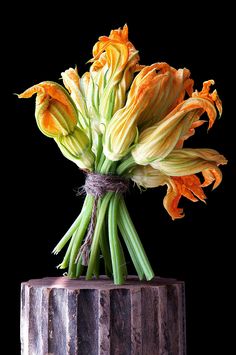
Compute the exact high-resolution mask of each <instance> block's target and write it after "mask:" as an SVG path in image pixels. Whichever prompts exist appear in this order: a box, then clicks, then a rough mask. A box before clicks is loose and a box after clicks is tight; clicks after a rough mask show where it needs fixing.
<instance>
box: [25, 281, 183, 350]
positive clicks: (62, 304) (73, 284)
mask: <svg viewBox="0 0 236 355" xmlns="http://www.w3.org/2000/svg"><path fill="white" fill-rule="evenodd" d="M21 345H22V352H21V354H22V355H46V354H51V355H52V354H54V355H105V354H107V355H108V354H111V355H141V354H142V355H186V345H185V300H184V283H183V282H181V281H176V280H173V279H163V278H158V277H156V278H154V279H153V280H152V281H149V282H146V281H139V280H138V278H137V277H135V276H130V277H128V279H127V281H126V283H125V284H124V285H121V286H116V285H114V284H113V282H112V280H110V279H108V278H106V277H100V279H98V280H97V279H94V280H92V281H86V280H84V279H83V278H81V279H79V280H70V279H68V278H66V277H50V278H43V279H38V280H30V281H28V282H24V283H22V291H21Z"/></svg>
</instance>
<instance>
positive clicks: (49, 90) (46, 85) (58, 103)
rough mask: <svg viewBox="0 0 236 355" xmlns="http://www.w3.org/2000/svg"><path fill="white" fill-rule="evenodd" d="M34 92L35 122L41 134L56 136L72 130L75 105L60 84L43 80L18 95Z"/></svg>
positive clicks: (74, 119)
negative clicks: (35, 95)
mask: <svg viewBox="0 0 236 355" xmlns="http://www.w3.org/2000/svg"><path fill="white" fill-rule="evenodd" d="M34 94H37V97H36V108H35V117H36V122H37V124H38V127H39V129H40V130H41V132H42V133H43V134H45V135H46V136H47V137H51V138H57V137H60V136H66V135H68V134H70V133H72V132H73V131H74V129H75V127H76V124H77V120H78V119H77V111H76V107H75V105H74V103H73V101H72V100H71V98H70V96H69V95H68V93H67V92H66V90H65V89H64V88H63V87H62V86H61V85H59V84H56V83H54V82H51V81H44V82H42V83H40V84H37V85H34V86H32V87H31V88H29V89H28V90H26V91H24V92H23V93H22V94H20V95H18V97H19V98H20V99H21V98H29V97H31V96H32V95H34Z"/></svg>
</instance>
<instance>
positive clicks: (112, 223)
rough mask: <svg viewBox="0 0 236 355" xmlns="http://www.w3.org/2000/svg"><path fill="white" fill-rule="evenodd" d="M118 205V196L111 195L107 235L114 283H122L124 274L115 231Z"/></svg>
mask: <svg viewBox="0 0 236 355" xmlns="http://www.w3.org/2000/svg"><path fill="white" fill-rule="evenodd" d="M118 205H119V197H117V196H116V195H113V196H112V198H111V201H110V204H109V210H108V231H109V233H108V235H109V244H110V251H111V261H112V270H113V278H114V284H115V285H122V284H123V283H124V275H123V270H122V262H123V258H122V252H121V248H120V241H119V237H118V231H117V211H118Z"/></svg>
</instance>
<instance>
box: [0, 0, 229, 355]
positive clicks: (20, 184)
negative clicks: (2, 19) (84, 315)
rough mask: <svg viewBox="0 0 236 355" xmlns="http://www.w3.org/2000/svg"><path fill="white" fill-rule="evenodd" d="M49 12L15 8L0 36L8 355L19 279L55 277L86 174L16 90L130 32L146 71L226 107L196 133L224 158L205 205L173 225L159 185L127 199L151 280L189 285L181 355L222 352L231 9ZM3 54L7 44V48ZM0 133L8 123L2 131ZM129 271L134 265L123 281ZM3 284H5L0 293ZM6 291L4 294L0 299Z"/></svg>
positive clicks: (225, 337) (15, 341)
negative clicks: (163, 74) (206, 92)
mask: <svg viewBox="0 0 236 355" xmlns="http://www.w3.org/2000/svg"><path fill="white" fill-rule="evenodd" d="M77 5H78V6H75V5H74V6H73V5H72V4H69V3H68V5H67V4H64V5H63V6H61V7H58V5H57V6H56V5H55V7H53V9H51V10H49V8H48V4H46V3H45V4H43V3H39V2H38V3H37V4H36V3H35V4H34V5H31V7H29V6H27V7H25V8H24V7H23V6H22V5H20V6H18V7H17V6H15V5H14V7H13V8H12V9H10V8H9V9H8V10H7V11H6V19H7V24H6V25H5V26H4V27H3V29H2V34H3V41H2V48H3V52H2V53H3V54H2V59H3V60H4V64H3V65H2V74H1V75H2V78H3V81H2V83H3V84H2V89H3V91H4V94H3V96H2V97H4V95H6V97H5V98H4V100H3V101H2V104H1V105H2V106H1V111H2V115H1V116H2V117H1V120H2V123H1V124H2V130H1V143H2V148H1V149H2V151H1V155H2V160H4V161H5V163H6V167H5V168H4V169H3V172H2V174H3V177H5V178H6V183H4V184H3V185H2V188H3V191H2V195H6V196H7V198H6V201H5V202H3V207H4V212H7V213H6V218H5V217H4V220H3V225H4V224H5V222H6V227H7V228H4V227H3V232H2V243H1V244H2V247H1V248H2V263H1V267H2V275H3V280H4V281H3V285H4V287H3V290H2V292H1V293H2V296H3V297H4V300H3V303H2V305H3V308H4V307H5V302H8V304H9V306H8V316H7V318H6V322H5V323H4V324H5V326H4V330H5V331H6V336H8V337H9V339H11V341H10V342H8V344H9V345H8V352H7V353H8V354H19V353H20V350H19V334H18V332H19V299H20V298H19V292H20V282H21V281H25V280H28V279H30V278H39V277H44V276H54V275H55V276H56V275H60V271H58V270H57V269H56V268H55V266H56V265H57V264H58V263H59V262H60V260H61V258H62V256H63V254H61V255H59V257H55V256H52V255H51V250H52V249H53V247H54V246H55V244H56V243H57V241H58V240H59V239H60V237H61V236H62V234H63V233H64V232H65V231H66V229H67V228H68V227H69V226H70V224H71V223H72V221H73V220H74V219H75V217H76V216H77V214H78V212H79V210H80V207H81V204H82V199H81V198H78V197H76V194H75V190H76V188H78V186H80V185H81V184H82V183H83V174H82V173H80V171H79V170H78V169H77V168H76V166H75V165H73V163H71V162H69V161H67V160H66V159H65V158H63V157H62V155H61V154H60V152H59V151H58V149H57V147H56V145H55V144H54V143H53V141H52V140H50V139H48V138H46V137H44V136H43V135H42V134H41V133H40V132H39V130H38V128H37V126H36V123H35V120H34V100H33V99H31V100H22V101H19V100H18V99H17V97H16V96H14V95H12V93H15V92H17V93H20V92H22V91H24V90H25V89H26V88H28V87H30V86H32V85H33V84H35V83H38V82H40V81H43V80H54V81H59V78H60V73H61V72H62V71H64V70H66V69H67V68H69V67H71V66H72V67H74V66H75V64H77V65H78V68H79V73H80V74H82V73H83V72H84V71H85V70H88V66H86V65H85V63H86V61H87V60H88V59H90V58H91V50H92V46H93V44H94V43H95V42H96V40H97V38H98V36H99V35H108V34H109V32H110V29H115V28H117V27H120V26H123V25H124V24H125V23H127V24H128V26H129V33H130V35H129V37H130V40H131V41H132V42H133V43H134V45H135V47H136V48H137V49H139V51H140V57H141V61H140V62H141V64H152V63H153V62H157V61H166V62H168V63H169V64H171V65H172V66H174V67H176V68H181V67H187V68H189V69H190V70H191V73H192V77H193V78H194V79H195V87H196V88H197V89H201V83H202V82H203V81H204V80H207V79H214V80H215V82H216V87H217V90H218V92H219V95H220V97H221V98H222V101H223V105H224V113H223V117H222V118H221V120H220V121H217V122H216V123H215V125H214V126H213V128H212V130H210V131H209V132H208V133H207V130H206V127H203V128H199V129H198V131H197V134H196V136H195V137H193V138H191V139H190V140H189V142H188V146H192V147H211V148H215V149H217V150H219V151H220V152H221V153H222V154H224V155H225V156H226V157H227V158H228V159H229V164H228V165H227V166H226V167H223V168H222V170H223V175H224V178H223V182H222V184H221V185H220V187H219V188H218V189H217V190H215V191H213V192H211V191H210V190H211V189H210V188H208V189H207V195H208V200H207V205H204V204H202V203H201V202H198V203H195V204H194V203H192V202H190V201H186V200H184V198H183V199H182V200H181V205H182V206H183V207H184V208H185V212H186V216H185V218H184V219H182V220H177V221H175V222H173V221H172V220H171V219H170V217H169V216H168V214H167V213H166V211H165V210H164V208H163V206H162V199H163V197H164V195H165V188H159V189H150V190H148V191H147V192H144V193H142V194H141V195H140V193H139V191H138V189H133V190H132V191H131V193H129V194H128V196H127V204H128V206H129V209H130V212H131V215H132V217H133V220H134V223H135V225H136V227H137V229H138V231H139V233H140V236H141V238H142V241H143V244H144V247H145V249H146V251H147V254H148V256H149V258H150V261H151V263H152V265H153V268H154V270H155V272H156V274H157V275H159V276H163V277H175V278H178V279H181V280H184V281H185V282H186V298H187V341H188V355H194V354H198V355H200V354H215V352H216V351H219V353H221V354H228V353H229V351H228V350H227V348H229V347H230V327H229V326H228V325H227V324H228V323H227V315H229V314H230V316H231V308H230V300H231V299H232V298H233V292H232V286H233V284H234V278H233V275H232V276H230V273H231V272H232V265H233V263H232V258H233V256H234V248H233V237H234V235H235V231H234V218H235V217H234V209H235V208H234V203H235V202H234V201H235V197H236V196H235V187H234V183H235V178H236V173H235V131H234V128H235V119H236V117H235V114H234V110H233V104H234V99H233V94H231V90H233V88H232V84H233V83H232V80H234V76H235V74H234V71H233V65H234V59H233V57H232V56H233V53H232V50H233V39H232V31H233V22H232V18H231V13H232V9H230V8H228V7H226V5H225V7H224V8H222V6H221V7H220V8H217V7H216V5H214V7H213V4H212V8H211V9H207V8H206V4H204V3H192V4H189V5H188V6H184V5H178V6H177V5H176V6H174V7H173V6H172V5H170V4H169V3H167V2H166V4H163V3H162V5H160V4H157V3H155V5H154V4H152V3H149V4H145V3H144V4H140V5H138V4H135V3H134V4H133V5H131V6H130V7H132V8H130V9H127V8H126V4H125V3H124V4H122V3H119V4H118V3H112V4H111V3H110V4H109V5H106V4H105V3H96V5H94V4H92V3H90V4H87V6H86V5H83V6H81V5H80V4H77ZM3 46H4V47H3ZM4 125H5V127H4ZM131 272H132V267H131V266H130V273H131ZM6 285H7V286H6ZM5 290H6V291H5Z"/></svg>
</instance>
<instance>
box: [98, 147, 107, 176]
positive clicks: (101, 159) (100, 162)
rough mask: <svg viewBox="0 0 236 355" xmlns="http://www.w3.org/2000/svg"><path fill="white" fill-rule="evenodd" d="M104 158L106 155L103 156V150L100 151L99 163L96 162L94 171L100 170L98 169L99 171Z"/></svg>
mask: <svg viewBox="0 0 236 355" xmlns="http://www.w3.org/2000/svg"><path fill="white" fill-rule="evenodd" d="M105 160H106V157H105V155H104V154H103V152H101V156H100V159H99V163H98V165H97V168H96V171H97V172H100V171H101V168H102V165H103V163H104V161H105Z"/></svg>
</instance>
